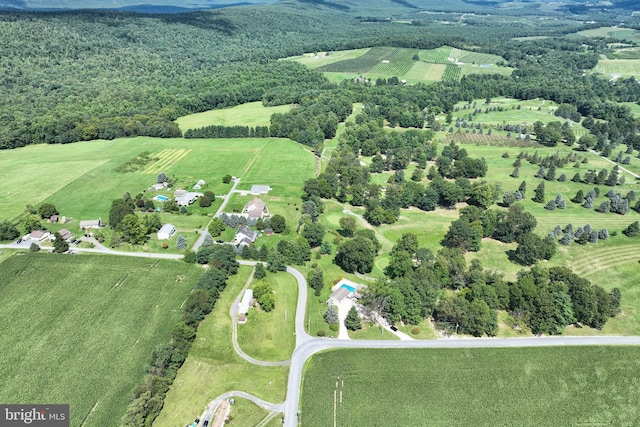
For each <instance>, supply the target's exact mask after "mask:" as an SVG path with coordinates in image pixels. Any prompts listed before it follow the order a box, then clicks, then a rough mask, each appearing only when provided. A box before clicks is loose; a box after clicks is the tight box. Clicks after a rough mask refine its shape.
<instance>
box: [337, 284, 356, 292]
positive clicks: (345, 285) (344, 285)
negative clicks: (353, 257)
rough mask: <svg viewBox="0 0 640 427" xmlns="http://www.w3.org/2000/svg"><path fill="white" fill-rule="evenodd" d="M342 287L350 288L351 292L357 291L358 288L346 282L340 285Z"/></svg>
mask: <svg viewBox="0 0 640 427" xmlns="http://www.w3.org/2000/svg"><path fill="white" fill-rule="evenodd" d="M340 287H341V288H345V289H346V290H348V291H349V292H355V291H356V288H354V287H353V286H349V285H347V284H345V283H343V284H342V286H340Z"/></svg>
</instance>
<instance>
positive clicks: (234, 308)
mask: <svg viewBox="0 0 640 427" xmlns="http://www.w3.org/2000/svg"><path fill="white" fill-rule="evenodd" d="M238 262H239V263H240V264H242V265H250V266H254V265H256V264H257V263H258V262H259V261H244V260H240V261H238ZM254 271H255V270H254ZM254 271H252V272H251V274H250V275H249V278H248V279H247V283H245V285H244V286H243V287H242V290H241V291H240V293H239V294H238V296H237V297H236V299H235V300H233V303H231V307H229V316H231V325H232V329H231V341H232V342H233V349H234V350H235V351H236V353H238V356H240V357H242V358H243V359H244V360H246V361H247V362H249V363H253V364H254V365H258V366H288V365H289V364H291V359H287V360H282V361H279V362H266V361H264V360H258V359H254V358H253V357H251V356H249V355H248V354H247V353H245V352H244V351H243V350H242V349H241V348H240V345H239V344H238V318H237V314H238V304H239V303H240V297H241V296H242V294H243V292H244V291H245V290H246V289H247V287H248V286H249V283H251V279H253V273H254Z"/></svg>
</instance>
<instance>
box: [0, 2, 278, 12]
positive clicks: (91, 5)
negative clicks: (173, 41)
mask: <svg viewBox="0 0 640 427" xmlns="http://www.w3.org/2000/svg"><path fill="white" fill-rule="evenodd" d="M275 1H276V0H239V1H234V0H195V1H185V0H148V1H145V0H113V1H111V2H108V1H102V0H0V9H11V10H79V9H116V10H117V9H121V10H135V11H139V12H156V13H170V12H177V11H188V10H198V9H217V8H220V7H228V6H233V5H238V4H263V3H274V2H275Z"/></svg>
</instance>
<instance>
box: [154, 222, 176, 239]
mask: <svg viewBox="0 0 640 427" xmlns="http://www.w3.org/2000/svg"><path fill="white" fill-rule="evenodd" d="M175 232H176V227H175V226H174V225H173V224H164V225H163V226H162V228H160V230H158V233H157V235H158V240H169V239H170V238H171V236H173V234H174V233H175Z"/></svg>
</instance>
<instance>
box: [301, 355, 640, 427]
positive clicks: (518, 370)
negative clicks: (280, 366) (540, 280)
mask: <svg viewBox="0 0 640 427" xmlns="http://www.w3.org/2000/svg"><path fill="white" fill-rule="evenodd" d="M639 369H640V347H550V348H510V349H460V350H458V349H420V350H334V351H329V352H325V353H321V354H318V355H315V356H313V357H312V358H311V359H310V360H309V361H308V362H307V364H306V366H305V372H304V378H303V389H302V397H301V399H300V400H301V402H302V410H301V415H300V417H301V421H302V425H303V426H308V427H313V426H323V427H324V426H327V425H333V426H336V427H340V426H351V425H366V426H387V425H398V426H399V425H402V426H424V425H430V426H471V425H473V426H498V425H499V426H507V425H509V426H541V425H543V426H551V425H556V426H559V425H562V426H582V425H635V424H636V423H637V421H638V419H639V418H640V409H639V407H638V405H637V401H638V399H640V376H639V375H638V370H639Z"/></svg>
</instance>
